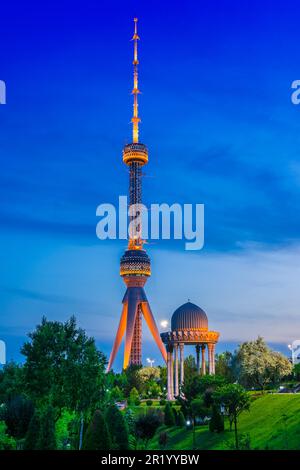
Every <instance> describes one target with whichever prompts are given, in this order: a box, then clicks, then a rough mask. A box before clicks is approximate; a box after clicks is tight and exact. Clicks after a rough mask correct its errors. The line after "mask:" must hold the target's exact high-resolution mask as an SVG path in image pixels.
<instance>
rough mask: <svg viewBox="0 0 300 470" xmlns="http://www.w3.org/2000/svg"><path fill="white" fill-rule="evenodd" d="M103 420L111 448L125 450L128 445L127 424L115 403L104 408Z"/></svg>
mask: <svg viewBox="0 0 300 470" xmlns="http://www.w3.org/2000/svg"><path fill="white" fill-rule="evenodd" d="M105 421H106V423H107V427H108V431H109V434H110V440H111V450H127V449H128V446H129V443H128V428H127V424H126V421H125V419H124V417H123V415H122V413H121V411H120V410H119V409H118V408H117V407H116V406H115V405H111V406H109V407H108V409H107V410H106V412H105Z"/></svg>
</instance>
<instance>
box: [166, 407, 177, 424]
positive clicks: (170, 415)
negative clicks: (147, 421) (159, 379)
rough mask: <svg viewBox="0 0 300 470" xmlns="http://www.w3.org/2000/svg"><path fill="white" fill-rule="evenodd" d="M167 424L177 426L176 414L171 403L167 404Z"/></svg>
mask: <svg viewBox="0 0 300 470" xmlns="http://www.w3.org/2000/svg"><path fill="white" fill-rule="evenodd" d="M165 425H166V426H175V416H174V412H173V410H172V407H171V405H170V403H167V404H166V406H165Z"/></svg>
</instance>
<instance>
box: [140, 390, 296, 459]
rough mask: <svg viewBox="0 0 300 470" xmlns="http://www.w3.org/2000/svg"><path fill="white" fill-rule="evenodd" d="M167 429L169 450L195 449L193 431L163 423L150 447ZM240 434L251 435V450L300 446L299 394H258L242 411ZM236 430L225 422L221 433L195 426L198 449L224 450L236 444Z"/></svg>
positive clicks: (239, 423) (205, 427) (153, 446)
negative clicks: (166, 425)
mask: <svg viewBox="0 0 300 470" xmlns="http://www.w3.org/2000/svg"><path fill="white" fill-rule="evenodd" d="M163 430H164V431H167V433H168V443H167V446H166V448H167V449H168V450H173V449H174V450H175V449H178V450H188V449H192V448H193V436H192V431H191V430H186V429H185V428H178V427H171V428H170V427H169V428H166V427H165V426H163V427H162V428H160V429H159V431H158V432H157V434H156V436H155V437H154V438H153V440H152V441H151V443H150V446H149V447H150V448H151V449H159V448H160V447H159V444H158V437H159V433H160V432H161V431H163ZM238 432H239V434H249V436H250V445H251V449H270V450H275V449H284V450H285V449H286V450H288V449H289V450H291V449H298V450H299V449H300V395H297V394H295V395H294V394H267V395H263V396H260V397H255V399H254V400H253V401H252V404H251V408H250V411H245V412H243V413H242V414H241V415H240V417H239V421H238ZM233 441H234V435H233V432H230V431H229V426H228V423H225V431H224V433H221V434H215V433H211V432H209V430H208V426H199V427H197V428H196V448H197V449H199V450H204V449H206V450H208V449H214V450H224V449H228V448H229V445H230V443H233Z"/></svg>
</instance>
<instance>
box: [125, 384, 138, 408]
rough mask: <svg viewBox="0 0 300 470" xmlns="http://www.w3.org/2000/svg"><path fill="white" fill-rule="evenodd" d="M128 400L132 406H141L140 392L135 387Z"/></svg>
mask: <svg viewBox="0 0 300 470" xmlns="http://www.w3.org/2000/svg"><path fill="white" fill-rule="evenodd" d="M128 402H129V405H131V406H139V405H140V404H141V401H140V397H139V392H138V391H137V389H136V388H135V387H133V388H132V389H131V392H130V395H129V400H128Z"/></svg>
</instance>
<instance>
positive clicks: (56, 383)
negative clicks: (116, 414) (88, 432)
mask: <svg viewBox="0 0 300 470" xmlns="http://www.w3.org/2000/svg"><path fill="white" fill-rule="evenodd" d="M29 338H30V340H31V341H29V342H26V343H25V344H24V345H23V347H22V349H21V352H22V354H23V355H24V356H25V358H26V362H25V364H24V380H25V384H26V386H25V392H26V393H28V395H29V396H30V397H31V398H32V399H33V400H34V402H35V403H36V404H37V406H38V407H44V406H47V405H49V404H50V405H51V406H53V407H54V410H55V420H58V419H59V417H60V415H61V413H62V410H63V409H64V408H66V409H68V410H71V411H76V412H78V413H79V414H80V415H81V429H80V436H81V439H80V445H81V440H82V435H83V424H84V418H85V416H87V415H88V414H89V412H90V411H91V410H93V409H94V408H95V407H96V406H97V405H98V404H99V402H101V401H103V398H104V395H105V365H106V358H105V356H104V355H103V354H102V353H101V352H100V351H97V348H96V345H95V340H94V338H89V337H87V335H86V333H85V331H84V330H82V329H81V328H77V326H76V319H75V317H71V319H70V320H69V321H67V322H66V323H61V322H51V321H47V319H46V318H45V317H44V318H43V319H42V323H41V324H40V325H38V326H37V328H36V330H35V331H33V332H32V333H30V334H29ZM74 384H76V387H75V386H74Z"/></svg>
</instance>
